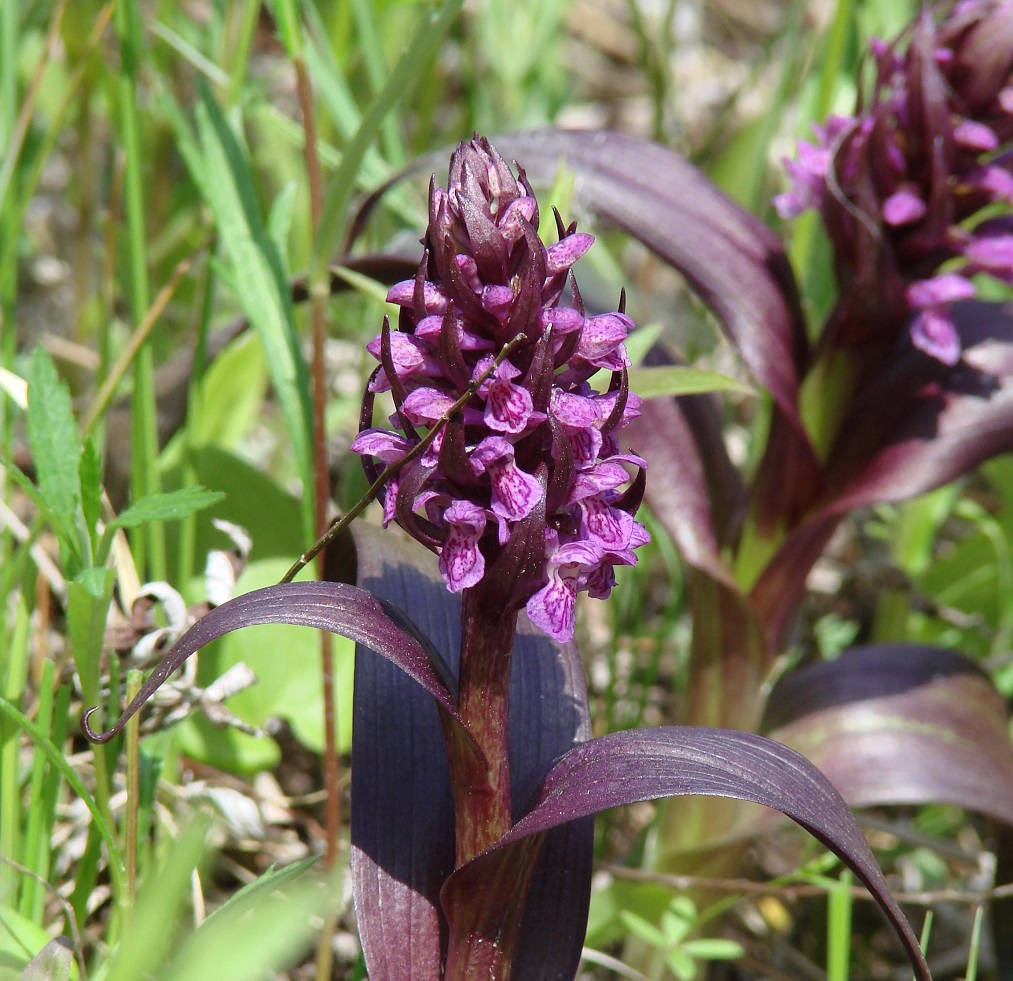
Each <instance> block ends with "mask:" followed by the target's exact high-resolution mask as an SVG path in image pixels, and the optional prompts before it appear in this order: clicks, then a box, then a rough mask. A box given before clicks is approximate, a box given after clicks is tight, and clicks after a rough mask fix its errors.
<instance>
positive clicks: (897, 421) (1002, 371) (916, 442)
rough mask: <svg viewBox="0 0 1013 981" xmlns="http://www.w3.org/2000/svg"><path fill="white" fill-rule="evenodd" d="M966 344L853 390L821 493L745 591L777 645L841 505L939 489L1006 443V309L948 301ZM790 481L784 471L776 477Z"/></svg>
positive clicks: (1010, 345)
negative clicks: (946, 359)
mask: <svg viewBox="0 0 1013 981" xmlns="http://www.w3.org/2000/svg"><path fill="white" fill-rule="evenodd" d="M954 314H955V319H956V321H957V327H958V330H959V332H960V336H961V343H962V345H963V348H964V355H963V358H962V359H961V361H960V362H959V363H958V364H957V365H955V366H954V367H953V368H948V367H947V366H946V365H943V364H942V363H940V362H938V361H936V360H934V359H932V358H930V357H928V356H927V355H925V354H923V353H922V352H920V351H918V350H916V349H914V348H912V347H908V348H907V349H906V350H905V351H904V352H903V353H902V354H900V355H899V356H897V357H894V358H892V359H890V360H889V361H888V362H887V364H886V365H885V366H884V367H883V370H882V371H880V373H879V374H878V376H877V377H876V379H875V382H874V383H873V384H872V385H871V386H870V387H869V389H868V390H867V391H865V392H862V393H859V397H858V398H857V399H856V402H855V405H854V407H853V409H852V410H851V412H850V414H849V416H848V418H847V419H846V421H845V423H844V425H843V426H842V429H841V436H840V437H839V439H838V441H837V443H836V444H835V446H834V448H833V450H832V452H831V454H830V457H829V461H828V464H827V469H826V479H825V485H826V489H825V492H824V494H823V497H822V500H821V501H820V502H817V503H816V504H815V505H814V506H813V508H812V511H811V514H810V516H809V517H808V518H806V519H804V520H803V521H801V522H800V523H799V524H798V526H797V527H795V528H794V529H793V530H792V531H791V533H790V534H789V535H788V537H787V538H786V539H785V541H784V543H783V544H782V546H781V547H780V549H779V550H778V552H777V554H776V555H775V556H774V558H773V559H772V560H771V562H770V563H769V564H768V566H767V568H766V569H765V570H764V572H763V574H762V576H761V577H760V579H759V580H758V581H757V583H756V585H755V587H754V588H753V591H752V593H751V597H750V598H751V599H752V601H753V603H754V605H755V607H756V610H757V615H758V616H759V618H760V620H761V621H762V622H763V624H764V629H765V632H766V635H767V638H768V644H769V645H770V646H771V648H772V649H776V648H778V647H779V646H780V644H781V641H782V640H783V637H784V631H785V629H786V627H787V626H788V623H789V620H790V618H791V616H792V614H793V613H794V611H795V609H796V607H797V605H798V602H799V600H800V599H801V597H802V595H803V593H804V590H805V580H806V576H807V575H808V574H809V570H810V569H811V568H812V566H813V563H814V562H815V561H816V560H817V559H818V558H819V556H820V555H821V554H822V552H823V549H824V548H825V546H826V544H827V542H828V541H829V540H830V536H831V535H832V534H833V532H834V529H835V528H836V527H837V524H838V523H839V521H840V519H841V518H842V517H843V516H844V515H845V514H847V512H849V511H851V510H853V509H855V508H859V507H867V506H869V505H872V504H878V503H883V502H888V501H900V500H903V499H905V498H908V497H913V496H914V495H916V494H922V493H924V492H926V491H929V490H932V489H934V488H936V487H939V486H941V485H943V484H945V483H948V482H949V481H951V480H955V479H956V478H958V477H960V476H962V475H964V474H966V473H967V472H968V471H970V470H972V469H973V468H974V467H976V466H977V465H978V464H979V463H982V462H983V461H985V460H987V459H989V458H990V457H992V456H995V455H996V454H998V453H1001V452H1004V451H1007V450H1009V449H1013V308H1011V307H1010V306H1004V305H1001V304H995V303H977V302H966V303H959V304H955V305H954ZM773 483H774V485H775V493H776V487H777V486H778V485H780V484H781V483H784V484H791V481H790V480H788V479H787V478H786V477H785V476H784V474H783V472H782V473H781V474H780V476H779V477H778V479H777V480H775V481H774V482H773Z"/></svg>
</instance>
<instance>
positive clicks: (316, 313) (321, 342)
mask: <svg viewBox="0 0 1013 981" xmlns="http://www.w3.org/2000/svg"><path fill="white" fill-rule="evenodd" d="M295 74H296V87H297V89H298V93H299V105H300V108H301V110H302V119H303V129H304V131H305V133H306V139H305V155H306V171H307V175H308V177H309V191H310V214H311V218H312V226H313V235H314V236H316V233H317V229H318V228H319V227H320V217H321V215H322V214H323V206H324V205H323V202H324V196H323V178H322V176H321V173H320V160H319V159H318V157H317V127H316V117H315V116H314V113H313V90H312V86H311V85H310V78H309V72H308V71H307V70H306V63H305V62H304V61H303V59H302V58H296V59H295ZM328 292H329V290H328V283H327V282H326V281H325V282H323V283H317V282H316V281H313V282H311V283H310V317H311V321H312V325H313V363H312V366H311V375H312V379H313V480H314V488H313V489H314V495H313V500H314V508H313V510H314V523H315V525H316V531H317V534H318V535H321V534H323V533H324V531H325V530H326V529H327V502H328V501H329V500H330V479H329V471H328V467H327V430H326V426H325V423H324V410H325V408H326V403H327V377H326V374H325V371H324V346H325V343H326V340H327V321H326V314H327V310H326V303H327V296H328ZM318 568H319V575H320V578H323V577H324V557H323V555H322V554H321V555H320V557H319V562H318ZM320 678H321V683H322V687H323V699H324V759H323V766H324V788H325V790H326V791H327V855H326V861H327V867H328V868H329V869H331V868H334V865H335V863H336V862H337V860H338V847H339V844H340V841H341V790H340V782H341V773H340V770H339V766H338V747H337V740H336V738H335V728H336V725H337V707H336V705H335V700H334V658H333V645H332V643H331V635H330V634H329V633H326V632H322V633H321V634H320Z"/></svg>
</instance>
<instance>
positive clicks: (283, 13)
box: [269, 0, 302, 60]
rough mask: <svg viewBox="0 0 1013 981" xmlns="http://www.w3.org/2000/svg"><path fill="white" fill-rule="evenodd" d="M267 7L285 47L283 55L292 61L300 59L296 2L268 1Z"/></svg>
mask: <svg viewBox="0 0 1013 981" xmlns="http://www.w3.org/2000/svg"><path fill="white" fill-rule="evenodd" d="M269 6H270V8H271V12H272V13H273V14H274V19H275V22H276V23H277V25H278V33H279V34H280V35H281V43H282V44H284V45H285V53H286V54H287V55H288V56H289V58H292V59H293V60H294V59H296V58H301V57H302V31H301V30H300V28H299V6H298V0H269Z"/></svg>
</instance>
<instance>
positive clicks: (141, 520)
mask: <svg viewBox="0 0 1013 981" xmlns="http://www.w3.org/2000/svg"><path fill="white" fill-rule="evenodd" d="M224 497H225V495H224V494H223V493H222V492H221V491H211V490H205V489H204V488H203V487H184V488H183V489H182V490H175V491H165V492H164V493H159V494H148V495H147V496H146V497H142V498H141V499H140V500H139V501H136V502H135V503H133V504H131V505H130V507H128V508H127V509H126V510H125V511H123V512H121V513H120V514H118V515H117V516H116V517H115V518H114V519H113V520H112V521H110V522H109V524H108V525H107V526H106V528H107V530H108V529H112V528H136V527H137V526H138V525H143V524H145V523H146V522H148V521H180V520H182V519H183V518H185V517H186V516H187V515H189V514H192V513H193V512H194V511H203V510H204V508H208V507H211V505H212V504H217V503H218V502H219V501H221V500H223V499H224Z"/></svg>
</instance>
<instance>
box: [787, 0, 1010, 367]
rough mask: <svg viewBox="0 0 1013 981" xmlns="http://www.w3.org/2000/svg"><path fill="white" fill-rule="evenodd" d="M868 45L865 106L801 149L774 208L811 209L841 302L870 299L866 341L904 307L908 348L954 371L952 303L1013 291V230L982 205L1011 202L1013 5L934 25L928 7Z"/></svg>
mask: <svg viewBox="0 0 1013 981" xmlns="http://www.w3.org/2000/svg"><path fill="white" fill-rule="evenodd" d="M870 47H871V51H872V55H873V58H874V60H875V67H876V78H875V85H874V89H873V92H872V98H871V100H870V101H869V105H868V106H867V107H866V108H864V109H860V111H859V112H858V113H857V114H856V115H855V116H833V117H831V118H830V119H828V120H827V122H826V124H825V125H824V126H820V127H816V128H815V130H816V138H817V141H816V144H815V145H812V144H806V143H800V144H799V156H798V159H797V160H794V161H786V166H787V168H788V170H789V173H790V175H791V178H792V186H791V188H790V189H789V190H788V191H787V192H786V193H784V194H781V195H779V196H778V197H777V198H776V199H775V202H774V203H775V206H776V207H777V210H778V212H779V213H780V215H781V217H783V218H787V217H793V216H795V215H797V214H800V213H801V212H802V211H804V210H806V209H808V208H815V209H817V210H818V211H820V213H821V215H822V217H823V220H824V223H825V225H826V228H827V231H828V233H829V234H830V236H831V238H832V239H833V243H834V250H835V258H836V263H837V274H838V278H839V280H840V282H841V286H842V290H841V292H842V295H843V294H844V293H845V291H846V290H848V289H853V290H857V291H859V292H865V291H866V290H867V292H865V296H866V297H869V296H875V297H876V302H877V305H878V307H879V310H878V312H877V311H871V312H869V311H865V310H863V311H861V312H862V313H863V315H865V314H868V315H867V316H865V317H864V319H865V320H866V322H867V323H868V325H869V330H870V331H873V330H875V329H876V328H877V327H878V325H879V324H880V323H881V322H885V321H886V320H887V319H889V318H890V317H891V316H893V315H894V313H895V312H896V311H898V310H900V311H903V310H904V308H905V307H906V309H907V311H908V312H909V313H910V316H911V319H910V325H909V332H910V337H911V340H912V342H913V343H914V344H915V346H916V347H918V348H920V349H921V350H923V351H925V352H926V353H927V354H929V355H931V356H932V357H934V358H937V359H938V360H940V361H942V362H943V363H945V364H949V365H952V364H955V363H956V362H957V360H958V359H959V358H960V353H961V349H960V339H959V337H958V336H957V330H956V327H955V325H954V322H953V318H952V315H951V313H950V304H951V303H953V302H954V301H957V300H965V299H969V298H970V297H972V296H974V295H975V293H976V287H975V284H974V282H973V277H974V276H976V275H977V274H980V273H984V274H987V275H989V276H992V277H995V278H996V279H998V280H1000V281H1001V282H1003V283H1006V284H1010V283H1013V224H1011V221H1013V219H1011V217H1010V215H1009V214H1008V213H1007V212H1006V211H1005V209H1000V213H997V212H996V210H995V208H994V207H991V208H990V206H994V205H995V204H999V205H1005V206H1008V205H1009V204H1011V203H1013V174H1011V165H1013V156H1011V153H1010V151H1009V147H1008V144H1009V141H1010V139H1011V138H1013V79H1011V76H1010V65H1011V60H1013V55H1011V52H1013V3H1010V2H1009V0H993V2H991V3H981V2H977V0H976V2H973V3H958V4H956V5H955V6H954V7H953V9H952V10H951V11H950V13H949V15H948V16H947V17H946V18H945V19H944V20H943V21H942V22H941V23H940V24H938V25H935V24H933V19H932V15H931V13H930V12H929V11H928V10H926V11H925V12H924V13H923V14H922V15H921V16H920V17H919V19H918V20H917V21H916V22H915V23H914V25H913V26H912V28H911V29H910V33H909V34H908V35H907V36H906V37H905V38H902V39H899V40H898V41H896V42H894V43H891V44H887V43H886V42H883V41H873V42H872V44H871V46H870ZM985 208H989V209H990V210H989V211H988V212H987V213H986V214H982V210H983V209H985ZM854 302H855V304H856V305H860V304H862V303H863V302H868V301H867V300H863V299H862V298H861V297H860V296H858V295H857V294H856V298H855V301H854ZM849 319H851V318H849ZM855 340H857V341H858V342H861V340H862V339H861V338H856V339H855Z"/></svg>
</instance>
